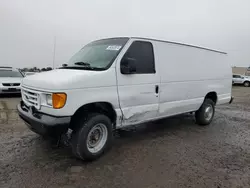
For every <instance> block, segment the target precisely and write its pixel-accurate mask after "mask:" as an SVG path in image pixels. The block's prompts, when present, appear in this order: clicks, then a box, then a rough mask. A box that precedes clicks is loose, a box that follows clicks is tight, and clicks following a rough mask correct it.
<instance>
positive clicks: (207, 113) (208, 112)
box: [204, 105, 214, 121]
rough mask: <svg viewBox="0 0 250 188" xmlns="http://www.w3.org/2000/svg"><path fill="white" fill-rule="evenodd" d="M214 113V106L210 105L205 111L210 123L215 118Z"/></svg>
mask: <svg viewBox="0 0 250 188" xmlns="http://www.w3.org/2000/svg"><path fill="white" fill-rule="evenodd" d="M213 113H214V109H213V107H212V105H208V106H207V107H206V109H205V114H204V117H205V120H206V121H210V120H211V118H212V116H213Z"/></svg>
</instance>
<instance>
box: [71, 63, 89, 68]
mask: <svg viewBox="0 0 250 188" xmlns="http://www.w3.org/2000/svg"><path fill="white" fill-rule="evenodd" d="M74 64H75V65H84V66H88V67H90V64H89V63H86V62H76V63H74Z"/></svg>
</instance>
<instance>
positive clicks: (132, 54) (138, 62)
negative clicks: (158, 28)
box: [123, 41, 155, 74]
mask: <svg viewBox="0 0 250 188" xmlns="http://www.w3.org/2000/svg"><path fill="white" fill-rule="evenodd" d="M124 58H125V59H133V60H134V61H135V66H136V71H135V74H154V73H155V61H154V51H153V45H152V44H151V43H150V42H145V41H135V42H133V43H132V44H131V46H130V47H129V49H128V50H127V52H126V53H125V55H124V56H123V59H124Z"/></svg>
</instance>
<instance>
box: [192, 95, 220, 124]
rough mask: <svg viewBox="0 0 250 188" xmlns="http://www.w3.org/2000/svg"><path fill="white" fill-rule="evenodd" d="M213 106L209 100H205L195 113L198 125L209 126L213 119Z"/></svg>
mask: <svg viewBox="0 0 250 188" xmlns="http://www.w3.org/2000/svg"><path fill="white" fill-rule="evenodd" d="M214 106H215V104H214V102H213V101H212V100H211V99H205V100H204V102H203V104H202V105H201V107H200V109H199V110H197V111H196V112H195V119H196V123H197V124H198V125H209V124H210V123H211V121H212V120H213V117H214V111H215V107H214Z"/></svg>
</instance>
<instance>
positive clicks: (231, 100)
mask: <svg viewBox="0 0 250 188" xmlns="http://www.w3.org/2000/svg"><path fill="white" fill-rule="evenodd" d="M233 100H234V97H233V96H232V97H231V99H230V101H229V104H231V103H232V102H233Z"/></svg>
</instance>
